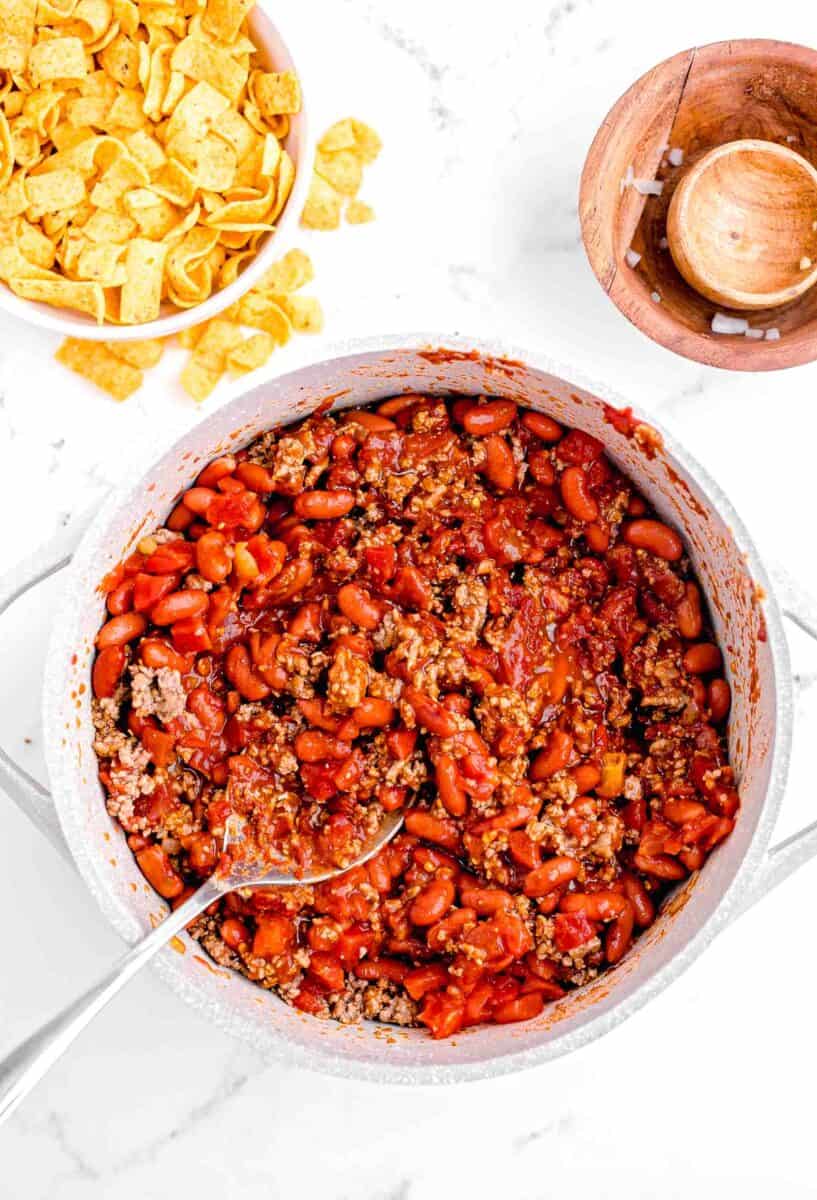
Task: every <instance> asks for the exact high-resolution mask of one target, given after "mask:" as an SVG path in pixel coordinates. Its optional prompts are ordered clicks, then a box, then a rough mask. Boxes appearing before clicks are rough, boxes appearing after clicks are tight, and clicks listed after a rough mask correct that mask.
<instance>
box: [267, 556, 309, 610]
mask: <svg viewBox="0 0 817 1200" xmlns="http://www.w3.org/2000/svg"><path fill="white" fill-rule="evenodd" d="M313 574H314V567H313V566H312V563H311V562H310V561H309V559H308V558H296V559H294V560H293V561H292V562H289V563H287V564H286V566H284V567H283V568H282V569H281V571H280V573H279V574H278V575H277V576H276V578H275V579H274V580H273V581H272V583H270V584H267V586H266V587H265V588H264V589H263V592H264V599H265V600H266V601H267V603H269V604H283V603H284V602H285V601H287V600H292V599H293V598H294V597H295V596H297V595H298V593H299V592H302V591H303V590H304V588H305V587H306V586H307V584H308V583H309V582H310V580H311V579H312V576H313Z"/></svg>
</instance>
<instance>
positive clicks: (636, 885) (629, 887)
mask: <svg viewBox="0 0 817 1200" xmlns="http://www.w3.org/2000/svg"><path fill="white" fill-rule="evenodd" d="M622 881H623V883H624V893H625V895H626V896H627V899H628V900H629V901H630V904H631V905H632V906H633V914H634V916H635V923H636V925H639V926H641V928H642V929H643V928H646V926H647V925H652V923H653V920H654V918H655V906H654V904H653V902H652V900H651V899H650V894H649V892H648V891H647V889H646V888H645V887H644V884H643V883H642V882H641V880H640V879H639V878H638V876H637V875H632V874H631V873H630V872H629V871H628V872H626V874H624V875H623V876H622Z"/></svg>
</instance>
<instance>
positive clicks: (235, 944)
mask: <svg viewBox="0 0 817 1200" xmlns="http://www.w3.org/2000/svg"><path fill="white" fill-rule="evenodd" d="M219 934H220V935H221V940H222V941H223V942H225V943H226V944H227V945H228V946H229V947H230V949H231V950H235V951H238V950H240V949H241V948H242V946H247V945H248V944H249V941H250V931H249V930H248V929H247V926H246V925H245V924H244V922H243V921H240V920H239V919H238V917H227V919H226V920H225V921H222V922H221V926H220V928H219Z"/></svg>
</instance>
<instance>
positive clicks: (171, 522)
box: [165, 501, 195, 533]
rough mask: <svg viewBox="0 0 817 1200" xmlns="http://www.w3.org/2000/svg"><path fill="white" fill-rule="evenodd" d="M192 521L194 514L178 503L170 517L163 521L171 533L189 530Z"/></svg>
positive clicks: (184, 505)
mask: <svg viewBox="0 0 817 1200" xmlns="http://www.w3.org/2000/svg"><path fill="white" fill-rule="evenodd" d="M194 520H195V517H194V514H193V513H192V512H191V511H190V509H189V508H188V507H187V505H186V504H183V503H182V502H181V501H179V503H178V504H177V505H176V507H175V508H174V509H173V511H172V512H171V514H170V516H169V517H168V518H167V520H166V521H165V525H166V527H167V528H168V529H170V530H172V531H173V533H183V532H184V530H185V529H189V527H190V526H191V525H192V524H193V521H194Z"/></svg>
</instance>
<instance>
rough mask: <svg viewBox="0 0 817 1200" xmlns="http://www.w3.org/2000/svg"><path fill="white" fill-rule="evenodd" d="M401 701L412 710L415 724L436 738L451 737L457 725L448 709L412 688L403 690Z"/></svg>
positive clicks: (457, 727)
mask: <svg viewBox="0 0 817 1200" xmlns="http://www.w3.org/2000/svg"><path fill="white" fill-rule="evenodd" d="M403 699H404V700H406V701H407V703H408V704H410V705H411V707H412V708H413V709H414V715H415V717H416V719H417V724H418V725H421V726H422V727H423V728H424V729H427V730H428V731H429V733H434V734H436V735H437V737H444V738H445V737H453V736H454V734H455V733H456V732H457V730H458V729H459V723H458V722H457V720H456V718H455V717H454V715H453V713H451V712H450V711H449V710H448V709H446V708H445V707H444V706H443V705H442V704H439V703H438V702H437V701H436V700H432V699H431V698H430V697H429V696H426V695H424V693H423V692H421V691H419V690H418V689H417V688H414V687H407V688H404V689H403Z"/></svg>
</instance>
